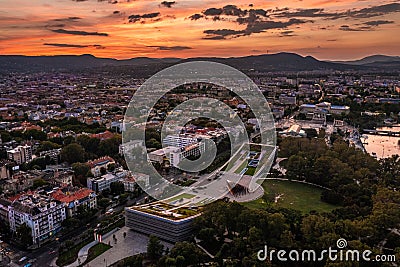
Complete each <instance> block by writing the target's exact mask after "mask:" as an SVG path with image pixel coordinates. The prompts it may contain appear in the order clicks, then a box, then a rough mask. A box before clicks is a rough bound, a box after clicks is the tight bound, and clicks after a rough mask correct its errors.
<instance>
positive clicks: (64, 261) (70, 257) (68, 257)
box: [56, 240, 92, 266]
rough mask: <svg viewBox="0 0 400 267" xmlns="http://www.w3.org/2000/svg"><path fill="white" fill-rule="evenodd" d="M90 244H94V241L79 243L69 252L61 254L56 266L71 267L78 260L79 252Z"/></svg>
mask: <svg viewBox="0 0 400 267" xmlns="http://www.w3.org/2000/svg"><path fill="white" fill-rule="evenodd" d="M90 242H92V240H88V241H83V242H81V243H79V244H78V245H76V246H74V247H72V248H70V249H69V250H67V251H64V252H63V253H61V254H60V255H59V256H58V258H57V262H56V264H57V265H58V266H66V265H69V264H71V263H73V262H75V261H76V259H77V258H78V253H79V250H81V248H83V247H84V246H86V245H87V244H89V243H90Z"/></svg>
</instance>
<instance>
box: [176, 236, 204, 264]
mask: <svg viewBox="0 0 400 267" xmlns="http://www.w3.org/2000/svg"><path fill="white" fill-rule="evenodd" d="M169 256H170V257H174V258H175V259H176V260H177V265H178V262H179V264H180V265H179V266H195V265H198V264H199V263H201V262H202V260H203V258H204V253H203V251H201V250H200V249H199V248H198V247H197V246H196V245H195V244H193V243H190V242H186V241H185V242H178V243H176V244H175V246H174V247H173V248H172V249H171V252H170V255H169ZM178 257H179V259H178Z"/></svg>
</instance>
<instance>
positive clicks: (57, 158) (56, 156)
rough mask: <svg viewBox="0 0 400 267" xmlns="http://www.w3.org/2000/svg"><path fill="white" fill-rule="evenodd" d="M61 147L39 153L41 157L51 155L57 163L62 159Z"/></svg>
mask: <svg viewBox="0 0 400 267" xmlns="http://www.w3.org/2000/svg"><path fill="white" fill-rule="evenodd" d="M60 154H61V148H57V149H52V150H47V151H42V152H40V153H39V155H40V157H41V158H45V157H50V159H52V160H53V161H54V162H55V163H56V164H57V163H58V162H59V161H60Z"/></svg>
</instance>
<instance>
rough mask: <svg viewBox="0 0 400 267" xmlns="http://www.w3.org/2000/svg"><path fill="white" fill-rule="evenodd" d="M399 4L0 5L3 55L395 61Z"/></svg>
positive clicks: (2, 0)
mask: <svg viewBox="0 0 400 267" xmlns="http://www.w3.org/2000/svg"><path fill="white" fill-rule="evenodd" d="M399 24H400V2H399V1H385V0H383V1H351V0H336V1H328V0H315V1H314V0H295V1H265V0H262V1H260V0H257V1H229V2H228V1H225V0H222V1H219V0H218V1H217V0H206V1H193V0H191V1H190V0H189V1H188V0H176V1H162V0H161V1H154V0H145V1H143V0H110V1H109V0H33V1H32V0H30V1H27V0H12V1H11V0H10V1H7V0H0V54H1V55H80V54H93V55H95V56H97V57H110V58H118V59H126V58H132V57H139V56H146V57H197V56H221V57H230V56H244V55H256V54H265V53H277V52H294V53H298V54H301V55H312V56H314V57H316V58H318V59H357V58H361V57H364V56H368V55H372V54H386V55H400V45H399V44H400V27H399V26H400V25H399Z"/></svg>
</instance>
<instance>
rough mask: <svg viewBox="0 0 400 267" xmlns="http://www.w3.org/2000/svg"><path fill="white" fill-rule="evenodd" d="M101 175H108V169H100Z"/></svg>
mask: <svg viewBox="0 0 400 267" xmlns="http://www.w3.org/2000/svg"><path fill="white" fill-rule="evenodd" d="M100 173H101V175H104V174H106V173H107V169H106V168H105V167H101V168H100Z"/></svg>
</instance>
